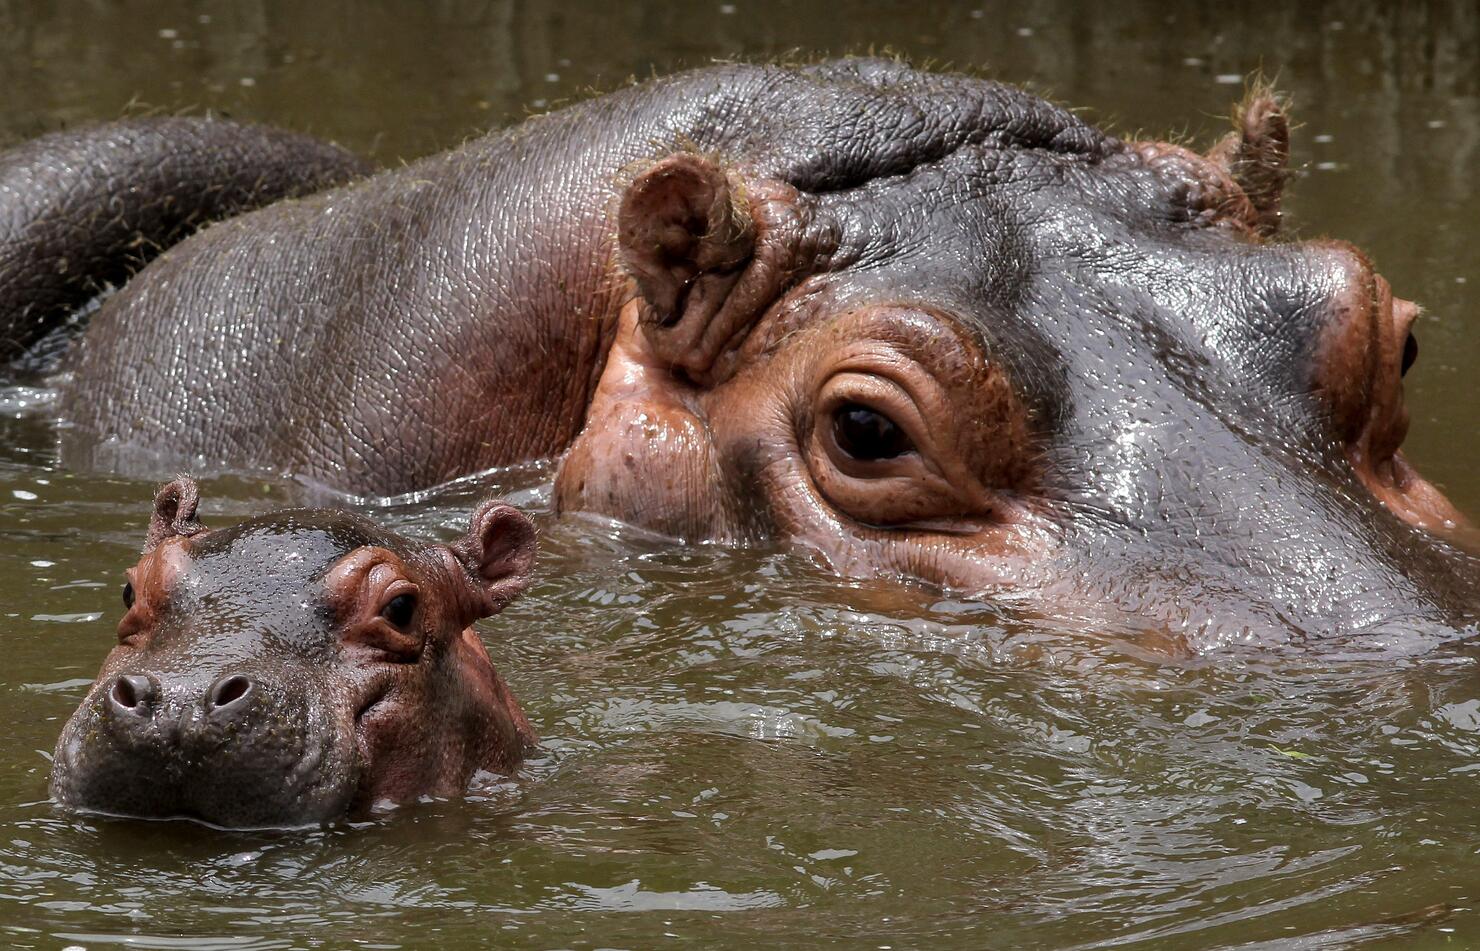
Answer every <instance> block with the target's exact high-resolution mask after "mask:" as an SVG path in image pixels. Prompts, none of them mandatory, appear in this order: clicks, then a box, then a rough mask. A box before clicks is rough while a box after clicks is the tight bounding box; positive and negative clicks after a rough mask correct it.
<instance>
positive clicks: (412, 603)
mask: <svg viewBox="0 0 1480 951" xmlns="http://www.w3.org/2000/svg"><path fill="white" fill-rule="evenodd" d="M415 613H416V596H415V595H410V594H398V595H396V596H395V597H394V598H391V599H390V600H389V601H387V602H386V603H385V607H383V608H381V609H380V616H381V617H383V618H385V619H386V620H387V621H389V622H391V624H392V625H394V626H395V627H405V626H406V625H408V624H410V623H411V617H412V615H414V614H415Z"/></svg>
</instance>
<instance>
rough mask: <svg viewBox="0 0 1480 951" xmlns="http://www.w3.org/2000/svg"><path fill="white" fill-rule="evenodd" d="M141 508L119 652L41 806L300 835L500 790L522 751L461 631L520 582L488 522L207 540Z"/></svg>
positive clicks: (178, 519) (505, 698) (485, 663)
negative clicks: (311, 827)
mask: <svg viewBox="0 0 1480 951" xmlns="http://www.w3.org/2000/svg"><path fill="white" fill-rule="evenodd" d="M195 504H196V492H195V487H194V485H193V484H192V483H190V482H189V481H188V480H184V481H177V482H174V483H171V484H170V485H168V486H166V487H165V488H164V489H163V490H161V492H160V494H159V497H158V499H157V500H156V503H155V515H154V520H153V524H152V526H151V528H150V532H149V540H148V542H147V543H146V546H145V550H144V556H143V559H142V560H141V561H140V562H139V564H138V565H137V566H136V567H135V568H134V569H133V570H132V571H130V572H129V583H128V585H127V587H125V589H124V604H125V606H126V609H127V613H126V614H125V615H124V617H123V619H122V621H121V622H120V623H119V626H118V638H119V643H118V646H117V647H116V648H114V650H113V652H112V653H111V654H109V655H108V659H107V661H106V662H105V663H104V665H103V670H102V672H101V673H100V674H99V675H98V679H97V681H96V683H95V684H94V685H93V688H92V690H90V691H89V693H88V695H87V697H86V698H85V699H84V700H83V702H82V705H81V706H80V707H79V708H78V710H77V712H76V713H75V714H74V715H73V716H72V719H71V720H70V721H68V723H67V725H66V727H65V728H64V730H63V732H62V736H61V739H60V740H59V741H58V743H57V750H56V756H55V757H54V761H53V773H52V793H53V796H54V797H55V798H56V800H57V801H58V802H60V803H62V804H63V805H66V806H69V807H72V808H78V809H84V810H89V811H94V812H102V813H107V814H111V815H120V816H131V817H146V818H174V817H186V818H194V819H198V820H203V821H206V822H210V823H213V824H216V825H221V826H228V827H279V826H300V825H306V824H314V823H322V822H327V821H332V820H334V819H337V818H341V817H344V816H346V815H353V814H363V813H365V812H366V811H369V810H371V809H374V808H378V807H380V806H383V805H385V804H393V803H399V802H406V801H408V800H413V799H415V798H417V797H419V796H424V795H442V796H447V795H455V794H458V793H461V792H462V791H463V790H464V789H465V788H466V787H467V784H468V781H469V778H470V777H471V776H472V774H473V773H474V771H476V770H479V769H486V770H490V771H497V772H508V771H509V770H510V769H511V768H512V767H514V766H515V765H517V764H518V763H519V761H520V759H521V758H522V756H523V754H524V751H525V749H526V747H528V746H529V745H531V744H532V743H533V742H534V734H533V731H532V730H531V729H530V725H529V722H528V720H526V719H525V717H524V714H523V712H522V711H521V710H520V708H519V704H518V702H517V701H516V700H515V699H514V697H513V695H512V694H511V693H510V692H509V690H508V688H507V687H506V686H505V685H504V682H503V680H502V679H501V678H500V677H499V675H498V674H497V672H495V670H494V668H493V665H492V663H491V662H490V661H489V659H488V654H487V652H486V651H485V650H484V648H483V645H482V642H481V641H479V639H478V636H477V634H476V633H475V632H474V631H473V629H472V628H471V627H469V625H470V624H471V623H472V622H473V621H474V620H477V619H478V618H481V617H486V616H489V615H491V614H496V613H497V612H498V611H500V610H501V609H502V608H503V606H504V605H505V604H507V603H508V602H509V601H510V600H511V599H512V598H514V597H515V596H516V595H517V594H518V593H519V592H520V591H521V590H522V589H523V588H524V587H525V586H526V585H527V584H528V581H529V569H530V566H531V564H532V561H533V557H534V531H533V528H532V526H531V525H530V523H529V521H528V519H526V518H525V517H524V516H523V515H520V514H519V513H518V512H517V511H515V510H514V509H512V508H510V507H509V506H507V505H504V504H501V503H488V504H486V505H484V506H483V507H481V508H480V509H479V510H478V512H477V513H476V514H475V515H474V516H473V522H472V528H471V530H470V531H469V534H468V536H467V537H466V538H465V539H463V540H462V541H461V542H459V543H457V544H455V545H452V546H442V545H424V544H423V545H418V544H415V543H413V542H410V541H408V540H407V539H405V538H402V537H400V536H398V535H395V534H393V533H391V532H388V531H386V530H384V529H382V528H380V527H378V526H376V525H375V524H374V523H372V522H370V521H368V520H367V519H364V518H362V517H360V516H356V515H352V514H350V513H346V512H338V511H331V510H314V509H302V510H293V511H285V512H274V513H271V514H269V515H262V516H257V517H255V518H251V519H248V520H246V521H244V522H241V523H240V524H238V525H235V526H232V527H230V528H225V529H218V530H213V531H208V530H206V529H204V528H203V527H202V526H201V525H200V524H199V523H198V522H197V521H195V518H194V514H195Z"/></svg>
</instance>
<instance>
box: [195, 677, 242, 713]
mask: <svg viewBox="0 0 1480 951" xmlns="http://www.w3.org/2000/svg"><path fill="white" fill-rule="evenodd" d="M251 692H252V681H251V679H249V678H247V677H244V676H242V675H241V674H232V675H231V676H229V677H222V678H221V679H220V680H218V681H216V682H215V684H213V685H212V686H211V689H210V691H209V692H207V694H206V709H207V710H208V711H209V712H211V713H216V712H229V711H231V710H234V709H236V708H238V707H240V706H241V705H242V702H243V701H244V700H246V698H247V695H248V694H250V693H251Z"/></svg>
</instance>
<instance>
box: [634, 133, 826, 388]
mask: <svg viewBox="0 0 1480 951" xmlns="http://www.w3.org/2000/svg"><path fill="white" fill-rule="evenodd" d="M808 210H809V206H808V205H806V204H804V202H803V201H802V200H801V196H800V195H799V193H798V192H797V191H796V190H795V189H794V188H792V187H790V186H788V185H785V184H783V183H780V182H775V181H745V180H744V179H742V177H741V176H740V175H739V174H738V173H737V172H734V171H728V170H726V169H725V168H723V167H722V166H720V165H719V164H718V163H717V162H716V161H714V160H713V159H711V158H709V157H707V156H703V155H698V154H695V153H692V152H679V153H676V154H674V155H669V156H667V157H666V158H663V159H660V160H658V161H657V162H654V163H653V164H652V165H650V166H649V167H647V168H646V169H644V170H643V171H642V172H640V173H639V174H638V175H637V176H636V177H635V178H634V179H633V180H632V182H631V183H630V184H629V185H628V186H627V188H626V190H625V191H624V193H623V195H622V200H621V206H620V208H619V209H618V213H617V229H618V231H617V240H618V248H619V251H620V254H621V260H622V264H623V266H624V268H625V269H626V272H627V274H628V275H629V276H630V277H631V278H632V279H633V282H634V283H635V284H636V286H637V293H638V295H639V297H641V299H642V304H643V307H642V313H641V318H640V319H641V321H642V323H643V329H644V332H645V333H646V336H647V338H648V340H649V342H650V347H651V349H652V354H653V356H654V357H656V358H657V359H658V360H660V361H662V362H663V363H665V364H667V366H668V367H669V368H670V369H673V370H675V371H678V372H681V373H682V374H683V375H685V376H687V377H688V378H690V379H692V380H694V381H696V382H700V383H704V384H709V385H712V384H714V383H716V382H719V381H721V380H723V379H725V378H726V377H728V376H729V374H730V373H731V372H732V371H733V359H731V358H732V356H733V353H734V351H735V349H736V344H737V343H738V342H739V341H740V340H743V338H744V336H745V334H746V333H747V332H748V331H749V329H750V327H751V325H752V324H753V323H754V321H755V319H756V317H757V316H758V315H759V314H760V313H761V312H762V311H763V310H764V309H765V308H766V307H767V306H768V305H769V304H771V303H772V302H773V301H774V300H775V299H776V296H777V294H778V293H779V292H780V291H781V290H782V289H783V285H784V283H785V281H786V280H787V278H788V276H789V275H790V274H791V273H792V271H793V269H794V266H795V263H796V262H795V251H796V248H797V246H798V243H799V237H800V235H801V233H802V231H803V230H804V225H805V224H806V222H807V221H808V220H810V216H809V214H808Z"/></svg>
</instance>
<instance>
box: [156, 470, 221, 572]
mask: <svg viewBox="0 0 1480 951" xmlns="http://www.w3.org/2000/svg"><path fill="white" fill-rule="evenodd" d="M199 506H200V489H199V488H198V487H197V486H196V484H195V480H194V479H192V478H190V477H189V476H179V477H177V478H176V479H175V480H174V481H173V482H168V483H166V484H165V485H163V486H161V487H160V489H159V491H158V492H156V493H155V494H154V514H153V516H152V517H151V518H150V519H149V534H148V535H146V536H145V538H144V554H146V555H147V554H149V553H150V552H151V551H153V550H154V549H155V548H157V547H159V544H160V543H161V542H163V541H165V540H166V539H169V538H174V537H176V536H184V537H188V536H191V535H198V534H200V533H201V532H203V531H205V528H206V527H205V526H204V525H202V524H201V523H200V522H199V521H197V520H196V517H195V510H196V509H197V508H198V507H199Z"/></svg>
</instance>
